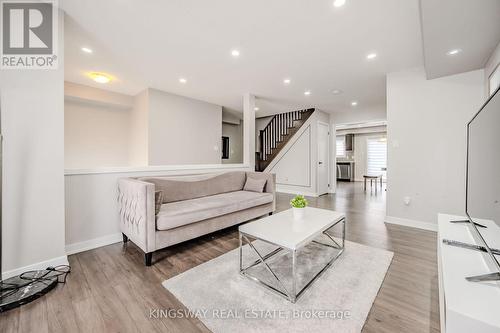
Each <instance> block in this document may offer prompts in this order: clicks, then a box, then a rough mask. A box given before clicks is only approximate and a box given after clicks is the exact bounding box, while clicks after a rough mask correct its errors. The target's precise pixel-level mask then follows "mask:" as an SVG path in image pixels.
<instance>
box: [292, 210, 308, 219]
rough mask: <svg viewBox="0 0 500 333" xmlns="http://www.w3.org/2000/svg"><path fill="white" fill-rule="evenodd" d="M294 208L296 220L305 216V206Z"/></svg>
mask: <svg viewBox="0 0 500 333" xmlns="http://www.w3.org/2000/svg"><path fill="white" fill-rule="evenodd" d="M292 210H293V218H294V219H295V220H302V219H303V218H304V214H305V212H306V209H305V208H295V207H292Z"/></svg>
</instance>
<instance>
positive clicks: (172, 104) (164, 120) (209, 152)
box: [148, 89, 222, 165]
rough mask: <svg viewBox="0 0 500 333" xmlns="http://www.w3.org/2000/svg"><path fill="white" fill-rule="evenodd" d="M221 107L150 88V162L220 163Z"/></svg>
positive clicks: (163, 163) (170, 163)
mask: <svg viewBox="0 0 500 333" xmlns="http://www.w3.org/2000/svg"><path fill="white" fill-rule="evenodd" d="M221 137H222V107H221V106H219V105H215V104H210V103H207V102H202V101H198V100H195V99H191V98H187V97H183V96H179V95H174V94H170V93H167V92H163V91H160V90H156V89H149V133H148V138H149V140H148V142H149V147H148V152H149V156H148V159H149V165H175V164H216V163H221V152H220V147H221Z"/></svg>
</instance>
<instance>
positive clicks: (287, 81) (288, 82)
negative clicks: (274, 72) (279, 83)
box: [283, 79, 292, 85]
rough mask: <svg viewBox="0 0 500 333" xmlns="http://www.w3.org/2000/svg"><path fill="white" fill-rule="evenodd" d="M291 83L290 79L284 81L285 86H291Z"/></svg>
mask: <svg viewBox="0 0 500 333" xmlns="http://www.w3.org/2000/svg"><path fill="white" fill-rule="evenodd" d="M290 82H292V81H291V80H290V79H284V80H283V84H285V85H287V84H290Z"/></svg>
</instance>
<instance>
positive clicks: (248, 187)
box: [243, 177, 267, 193]
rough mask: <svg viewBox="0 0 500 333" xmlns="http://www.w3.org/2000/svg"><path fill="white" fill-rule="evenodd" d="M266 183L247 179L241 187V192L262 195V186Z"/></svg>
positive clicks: (263, 180)
mask: <svg viewBox="0 0 500 333" xmlns="http://www.w3.org/2000/svg"><path fill="white" fill-rule="evenodd" d="M266 182H267V180H266V179H257V178H252V177H247V181H246V183H245V186H243V191H251V192H258V193H262V192H264V186H266Z"/></svg>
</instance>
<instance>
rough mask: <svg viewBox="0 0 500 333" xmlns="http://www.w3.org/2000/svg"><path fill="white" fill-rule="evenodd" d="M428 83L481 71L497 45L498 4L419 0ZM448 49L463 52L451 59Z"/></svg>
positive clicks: (486, 0) (491, 1)
mask: <svg viewBox="0 0 500 333" xmlns="http://www.w3.org/2000/svg"><path fill="white" fill-rule="evenodd" d="M420 2H421V13H422V32H423V44H424V56H425V68H426V72H427V77H428V78H429V79H432V78H436V77H441V76H446V75H452V74H457V73H462V72H467V71H471V70H474V69H480V68H483V67H484V65H485V63H486V61H487V60H488V57H489V55H490V54H491V53H492V52H493V50H494V49H495V47H496V46H497V45H498V43H499V42H500V0H439V1H438V0H420ZM451 49H461V50H462V52H461V53H460V54H458V55H456V56H453V57H450V56H448V55H446V53H447V52H448V51H449V50H451Z"/></svg>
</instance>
